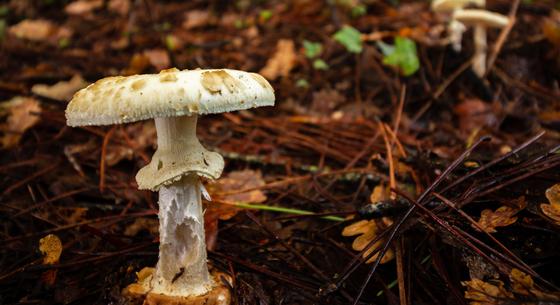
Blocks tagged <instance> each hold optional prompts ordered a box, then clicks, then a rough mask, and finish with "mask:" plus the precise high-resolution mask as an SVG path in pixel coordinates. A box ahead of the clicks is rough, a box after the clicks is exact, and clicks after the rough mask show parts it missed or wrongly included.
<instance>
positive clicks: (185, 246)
mask: <svg viewBox="0 0 560 305" xmlns="http://www.w3.org/2000/svg"><path fill="white" fill-rule="evenodd" d="M155 121H156V130H157V134H158V151H159V152H160V153H163V154H165V155H168V154H171V155H173V154H175V153H177V154H188V152H189V151H192V150H193V149H195V148H197V147H198V146H201V144H200V142H199V141H198V138H197V137H196V121H197V117H196V116H195V115H193V116H181V117H173V118H156V119H155ZM168 160H169V159H168ZM201 189H202V184H201V182H200V178H199V177H198V175H197V174H196V173H190V174H187V175H185V176H183V177H182V178H181V179H180V180H178V181H175V182H173V183H172V184H170V185H167V186H161V187H160V189H159V224H160V225H159V232H160V233H159V236H160V246H159V261H158V263H157V266H156V271H155V273H154V275H153V278H152V280H151V281H150V285H151V287H150V288H151V289H152V292H155V293H161V294H165V295H169V296H190V295H202V294H205V293H207V292H208V291H209V290H211V289H212V287H213V286H214V282H213V280H212V278H211V277H210V274H209V272H208V266H207V262H206V241H205V235H204V216H203V211H202V199H201Z"/></svg>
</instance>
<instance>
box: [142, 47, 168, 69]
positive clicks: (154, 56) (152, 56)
mask: <svg viewBox="0 0 560 305" xmlns="http://www.w3.org/2000/svg"><path fill="white" fill-rule="evenodd" d="M144 55H146V57H148V61H149V62H150V64H151V65H152V66H154V68H156V69H157V70H158V71H159V70H163V69H167V68H169V67H170V66H171V60H170V59H169V54H168V53H167V50H165V49H152V50H146V51H144Z"/></svg>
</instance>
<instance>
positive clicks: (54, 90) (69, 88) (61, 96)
mask: <svg viewBox="0 0 560 305" xmlns="http://www.w3.org/2000/svg"><path fill="white" fill-rule="evenodd" d="M88 84H89V83H88V82H86V81H85V80H84V79H83V78H82V76H81V75H79V74H76V75H74V76H73V77H72V78H71V79H70V80H69V81H61V82H58V83H56V84H54V85H52V86H49V85H44V84H37V85H33V87H31V92H33V93H35V94H37V95H40V96H44V97H48V98H50V99H53V100H59V101H66V102H69V101H70V100H71V99H72V96H73V95H74V93H76V91H78V90H80V89H82V88H85V87H86V86H87V85H88Z"/></svg>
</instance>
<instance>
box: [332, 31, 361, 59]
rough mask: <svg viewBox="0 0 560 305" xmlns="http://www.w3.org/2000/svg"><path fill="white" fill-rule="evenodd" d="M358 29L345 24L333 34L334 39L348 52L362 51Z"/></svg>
mask: <svg viewBox="0 0 560 305" xmlns="http://www.w3.org/2000/svg"><path fill="white" fill-rule="evenodd" d="M360 36H361V33H360V31H358V30H356V29H355V28H353V27H351V26H349V25H345V26H343V27H342V28H341V29H340V30H338V32H336V33H335V34H334V36H333V38H334V40H336V41H338V42H339V43H340V44H342V45H343V46H344V47H346V50H348V52H350V53H361V52H362V39H361V37H360Z"/></svg>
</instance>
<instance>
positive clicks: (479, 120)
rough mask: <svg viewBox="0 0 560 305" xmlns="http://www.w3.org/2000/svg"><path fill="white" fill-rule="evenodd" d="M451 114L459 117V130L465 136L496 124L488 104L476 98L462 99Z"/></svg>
mask: <svg viewBox="0 0 560 305" xmlns="http://www.w3.org/2000/svg"><path fill="white" fill-rule="evenodd" d="M453 112H455V115H457V116H458V117H459V129H460V130H461V131H462V132H463V133H465V134H468V133H470V132H471V131H472V130H475V129H480V128H481V127H485V126H492V125H493V124H495V123H496V122H497V119H496V116H495V115H494V112H493V111H492V108H491V106H490V104H488V103H485V102H483V101H482V100H480V99H477V98H471V99H464V100H463V101H461V102H460V103H459V104H457V105H455V107H454V108H453Z"/></svg>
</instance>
